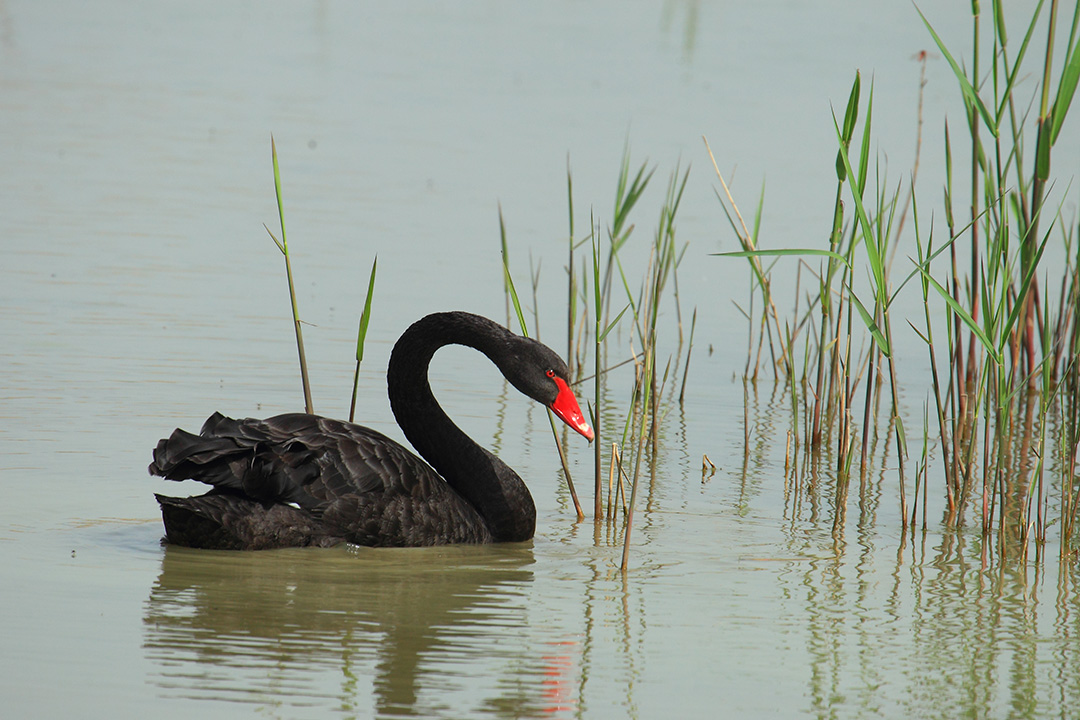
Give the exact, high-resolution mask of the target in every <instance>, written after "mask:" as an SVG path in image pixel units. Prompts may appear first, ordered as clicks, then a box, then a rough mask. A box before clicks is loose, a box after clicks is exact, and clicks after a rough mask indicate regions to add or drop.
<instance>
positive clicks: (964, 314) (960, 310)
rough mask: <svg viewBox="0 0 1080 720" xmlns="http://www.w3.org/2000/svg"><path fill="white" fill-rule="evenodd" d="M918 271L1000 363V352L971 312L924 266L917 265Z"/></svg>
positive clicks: (999, 363)
mask: <svg viewBox="0 0 1080 720" xmlns="http://www.w3.org/2000/svg"><path fill="white" fill-rule="evenodd" d="M919 272H921V273H922V275H923V277H924V278H926V280H927V282H929V283H930V285H932V286H933V288H934V289H935V290H937V292H938V294H939V295H941V297H942V299H943V300H945V303H946V304H947V305H948V306H949V308H950V309H951V310H952V311H953V312H954V313H956V316H957V317H958V318H960V321H961V322H963V323H964V325H965V326H967V328H968V330H970V331H971V332H972V333H974V334H975V337H977V338H979V342H981V343H982V345H983V348H985V350H986V352H987V353H989V354H990V356H991V357H992V358H993V360H994V362H995V363H997V364H998V365H1001V362H1002V359H1001V353H1000V352H999V351H998V349H997V348H996V347H995V346H994V343H993V342H992V341H991V340H990V338H989V336H987V334H986V332H985V331H984V330H983V329H982V327H981V326H980V325H979V323H977V322H975V320H974V319H972V317H971V314H970V313H968V311H967V310H965V309H964V306H963V305H961V304H960V303H959V302H958V301H957V300H956V299H955V298H954V297H953V296H952V294H951V293H949V291H948V290H946V289H945V288H943V287H942V286H941V284H940V283H939V282H938V281H937V280H936V279H935V278H934V276H933V275H931V274H930V272H929V271H928V270H927V269H926V268H924V267H922V266H919Z"/></svg>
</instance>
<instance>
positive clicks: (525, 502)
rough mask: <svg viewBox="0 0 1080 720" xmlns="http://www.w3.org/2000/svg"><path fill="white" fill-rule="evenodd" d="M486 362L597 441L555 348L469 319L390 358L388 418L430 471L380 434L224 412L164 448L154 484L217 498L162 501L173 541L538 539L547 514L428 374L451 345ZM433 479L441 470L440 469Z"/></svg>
mask: <svg viewBox="0 0 1080 720" xmlns="http://www.w3.org/2000/svg"><path fill="white" fill-rule="evenodd" d="M451 344H459V345H466V346H468V347H472V348H475V349H477V350H479V351H480V352H482V353H484V354H485V355H487V356H488V358H490V359H491V361H492V362H494V363H495V365H496V366H497V367H498V368H499V370H500V371H501V372H502V374H503V375H504V376H506V378H507V379H508V380H509V381H510V383H511V384H512V385H513V386H514V387H516V388H517V389H518V390H520V391H521V392H522V393H524V394H525V395H528V396H529V397H531V398H533V399H534V400H536V401H537V402H540V403H542V404H544V405H546V406H548V407H549V408H551V410H552V411H553V412H554V413H555V414H556V415H557V416H558V417H559V418H560V419H562V420H563V421H564V422H565V423H567V424H568V425H569V426H570V427H572V428H573V429H574V430H576V431H577V432H579V433H581V434H582V435H584V436H585V437H586V438H587V439H589V440H592V438H593V431H592V429H591V428H590V427H589V425H588V423H587V422H586V421H585V418H584V417H583V416H582V414H581V409H580V407H579V406H578V402H577V399H576V398H575V397H574V394H573V392H572V391H571V390H570V388H569V386H568V384H567V383H568V375H567V368H566V363H564V362H563V361H562V359H560V358H559V356H558V355H556V354H555V352H554V351H552V350H551V349H550V348H548V347H547V346H546V345H543V344H541V343H539V342H537V341H535V340H531V339H529V338H526V337H521V336H519V335H515V334H513V333H512V332H510V331H509V330H507V329H506V328H504V327H503V326H501V325H499V324H497V323H495V322H492V321H491V320H488V319H487V318H484V317H480V316H479V315H472V314H469V313H463V312H447V313H435V314H432V315H428V316H427V317H425V318H423V319H421V320H418V321H417V322H415V323H413V325H412V326H410V327H409V328H408V329H407V330H406V331H405V333H404V334H403V335H402V336H401V338H400V339H398V341H397V343H396V344H395V345H394V349H393V351H392V352H391V353H390V362H389V366H388V367H387V371H386V380H387V386H388V391H389V395H390V407H391V409H392V410H393V412H394V417H395V418H396V419H397V422H398V425H400V426H401V429H402V431H403V432H404V433H405V437H407V438H408V439H409V441H410V442H411V443H412V444H413V447H414V448H416V450H417V452H419V453H420V455H422V456H423V457H424V458H425V459H427V461H428V462H429V463H431V465H430V466H429V465H428V464H427V463H425V462H424V461H423V460H421V459H420V458H418V457H417V456H416V455H414V454H413V453H411V452H409V451H408V450H406V449H405V448H404V447H402V446H401V445H400V444H398V443H396V442H394V441H393V440H391V439H389V438H387V437H386V436H384V435H382V434H380V433H378V432H376V431H374V430H371V429H370V428H366V427H362V426H360V425H353V424H352V423H347V422H342V421H339V420H332V419H330V418H325V417H320V416H318V415H307V414H303V413H292V414H287V415H278V416H276V417H271V418H267V419H266V420H257V419H251V418H248V419H244V420H233V419H231V418H227V417H224V416H223V415H220V414H219V413H214V414H213V415H211V416H210V418H209V419H208V420H207V421H206V424H205V425H203V428H202V432H201V433H200V434H199V435H193V434H191V433H189V432H185V431H184V430H179V429H177V430H175V431H174V432H173V434H172V435H171V436H170V437H169V438H167V439H164V440H161V441H160V442H159V443H158V445H157V448H156V449H155V450H154V461H153V462H152V463H151V464H150V474H151V475H159V476H161V477H163V478H167V479H169V480H186V479H191V480H198V481H199V482H204V483H207V484H208V485H212V486H213V489H211V490H210V491H209V492H208V493H206V494H205V495H199V496H196V497H188V498H176V497H165V496H163V495H157V496H156V497H157V500H158V503H159V504H160V505H161V515H162V519H163V520H164V522H165V534H166V539H167V541H168V542H170V543H174V544H177V545H187V546H189V547H200V548H219V549H231V550H259V549H265V548H279V547H302V546H311V545H315V546H323V547H327V546H331V545H336V544H338V543H340V542H350V543H354V544H357V545H372V546H415V545H442V544H447V543H487V542H514V541H522V540H528V539H529V538H531V537H532V536H533V532H534V530H535V528H536V508H535V506H534V505H533V500H532V496H531V495H529V491H528V489H527V488H526V487H525V483H523V482H522V481H521V478H520V477H518V476H517V473H515V472H514V471H513V470H511V469H510V468H509V467H508V466H507V465H506V464H505V463H503V462H502V461H501V460H499V458H497V457H496V456H495V455H493V454H492V453H490V452H488V451H487V450H485V449H484V448H482V447H480V446H479V445H477V444H476V443H475V442H473V441H472V440H471V439H470V438H469V437H468V436H467V435H466V434H465V433H464V432H462V431H461V430H460V429H459V428H458V427H457V426H456V425H455V424H454V423H453V422H452V421H451V420H450V418H448V417H447V416H446V414H445V413H444V412H443V410H442V408H440V407H439V404H438V402H437V401H436V400H435V396H434V395H433V394H432V392H431V387H430V385H429V384H428V374H427V371H428V363H429V361H430V360H431V357H432V355H434V354H435V351H436V350H438V349H439V348H440V347H443V346H444V345H451ZM432 468H434V470H433V469H432Z"/></svg>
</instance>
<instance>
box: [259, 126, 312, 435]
mask: <svg viewBox="0 0 1080 720" xmlns="http://www.w3.org/2000/svg"><path fill="white" fill-rule="evenodd" d="M270 154H271V156H272V157H273V160H274V193H275V195H276V196H277V206H278V219H279V220H280V221H281V239H280V240H278V239H277V238H276V237H275V236H274V233H272V232H270V228H268V227H266V225H263V227H266V232H267V233H269V234H270V238H271V239H272V240H273V241H274V244H275V245H277V247H278V250H280V251H281V254H282V255H283V256H284V257H285V275H286V277H288V279H289V301H290V304H291V305H292V316H293V327H294V328H295V330H296V350H297V353H298V354H299V356H300V380H301V382H302V384H303V386H304V411H305V412H306V413H308V414H309V415H310V414H312V413H314V412H315V410H314V408H313V406H312V403H311V382H310V381H309V380H308V368H307V358H306V357H305V356H304V334H303V330H302V329H301V327H300V311H299V309H298V308H297V305H296V287H295V286H294V285H293V275H292V264H291V263H290V261H289V242H288V240H287V239H286V237H285V205H284V204H283V203H282V201H281V172H280V170H279V169H278V156H277V145H276V144H275V143H274V136H273V135H271V136H270Z"/></svg>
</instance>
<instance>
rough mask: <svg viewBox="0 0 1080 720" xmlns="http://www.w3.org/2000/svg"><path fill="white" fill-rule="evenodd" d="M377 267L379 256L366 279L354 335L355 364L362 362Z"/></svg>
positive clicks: (372, 264) (376, 257)
mask: <svg viewBox="0 0 1080 720" xmlns="http://www.w3.org/2000/svg"><path fill="white" fill-rule="evenodd" d="M378 266H379V256H378V255H376V256H375V260H374V261H373V262H372V263H371V276H370V277H369V278H368V286H367V297H366V298H365V299H364V312H363V313H361V314H360V329H359V330H358V331H357V335H356V362H358V363H359V362H363V360H364V339H365V338H366V337H367V331H368V323H370V322H371V298H372V297H373V296H374V294H375V270H376V268H378Z"/></svg>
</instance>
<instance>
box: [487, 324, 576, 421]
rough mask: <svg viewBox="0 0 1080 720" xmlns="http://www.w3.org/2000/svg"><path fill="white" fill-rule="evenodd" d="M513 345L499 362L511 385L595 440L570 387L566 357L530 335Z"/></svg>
mask: <svg viewBox="0 0 1080 720" xmlns="http://www.w3.org/2000/svg"><path fill="white" fill-rule="evenodd" d="M512 345H513V347H512V348H511V351H510V352H509V353H507V355H506V357H505V359H504V361H503V362H500V363H499V367H500V369H501V370H502V371H503V374H504V375H505V376H506V379H507V380H509V381H510V384H511V385H513V386H514V387H516V388H517V389H518V390H519V391H521V392H522V393H524V394H525V395H528V396H529V397H531V398H532V399H533V400H536V401H537V402H538V403H541V404H542V405H545V406H547V407H548V409H550V410H551V412H553V413H555V415H556V417H558V418H559V419H560V420H562V421H563V422H564V423H566V424H567V425H569V426H570V427H571V428H573V429H574V430H575V431H576V432H578V433H580V434H581V435H582V436H583V437H585V439H586V440H589V441H590V442H591V441H592V439H593V436H594V434H593V430H592V428H591V427H589V423H588V421H586V419H585V415H584V413H582V412H581V406H580V405H578V401H577V398H576V397H574V391H573V390H571V389H570V371H569V369H568V368H567V367H566V363H565V362H563V360H562V358H561V357H559V356H558V354H557V353H556V352H555V351H554V350H552V349H551V348H549V347H548V346H547V345H544V344H543V343H540V342H537V341H536V340H532V339H530V338H526V337H520V336H514V338H513V341H512Z"/></svg>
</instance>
